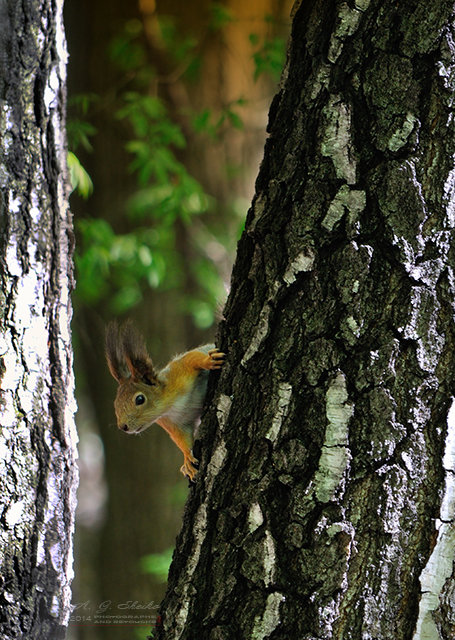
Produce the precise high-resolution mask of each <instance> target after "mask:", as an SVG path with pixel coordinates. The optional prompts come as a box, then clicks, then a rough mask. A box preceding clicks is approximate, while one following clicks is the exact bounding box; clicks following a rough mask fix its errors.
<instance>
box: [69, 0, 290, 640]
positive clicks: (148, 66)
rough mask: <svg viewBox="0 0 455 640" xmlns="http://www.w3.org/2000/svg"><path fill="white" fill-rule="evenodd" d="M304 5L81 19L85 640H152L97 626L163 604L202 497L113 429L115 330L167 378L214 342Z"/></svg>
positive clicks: (132, 630) (77, 133)
mask: <svg viewBox="0 0 455 640" xmlns="http://www.w3.org/2000/svg"><path fill="white" fill-rule="evenodd" d="M291 5H292V2H290V1H289V0H255V1H254V2H249V3H245V2H240V1H239V0H227V1H226V2H224V3H220V2H210V1H209V0H201V1H198V2H196V3H187V2H184V1H183V0H167V1H166V2H164V1H162V2H160V1H159V0H156V1H155V0H129V1H125V0H111V2H109V4H108V3H107V2H89V1H88V0H80V1H79V2H78V3H74V2H73V3H71V2H69V1H68V2H67V3H66V8H65V10H66V31H67V39H68V47H69V52H70V66H69V74H68V76H69V85H68V86H69V105H70V108H69V124H68V138H69V146H70V153H69V167H70V170H71V175H72V180H73V185H74V187H75V191H74V193H73V196H72V203H71V204H72V210H73V213H74V216H75V224H76V229H77V234H78V244H77V255H76V266H77V276H78V278H77V279H78V282H77V292H76V296H75V316H74V321H73V331H74V335H75V339H76V345H75V346H76V375H77V389H78V401H79V414H78V427H79V433H80V465H81V487H80V491H79V513H78V526H77V538H76V545H77V555H76V567H75V568H76V579H75V582H74V597H73V601H74V602H75V603H78V604H79V605H83V603H89V604H87V605H86V606H85V607H84V606H81V608H80V609H78V610H77V611H75V615H78V617H79V618H80V619H79V623H76V622H74V623H73V624H72V625H70V638H71V639H72V640H76V639H77V640H79V639H83V640H95V639H101V638H104V637H106V638H107V637H108V636H109V638H110V640H112V639H113V640H116V638H122V640H125V638H134V637H145V635H146V632H147V629H148V628H149V627H147V626H146V627H144V628H143V629H139V628H136V627H134V626H133V625H129V626H127V627H126V628H125V627H118V626H115V625H112V626H107V627H103V626H101V625H94V624H93V613H94V611H95V610H96V608H97V606H98V605H99V604H100V603H102V602H105V601H111V602H112V606H111V608H110V610H108V613H111V614H115V613H118V610H117V609H116V606H117V604H122V603H127V602H132V603H134V602H136V601H137V602H138V603H140V604H148V603H150V602H152V601H155V602H156V603H158V602H159V601H160V599H161V597H162V595H163V593H164V586H165V585H164V583H163V581H164V580H165V576H166V566H167V563H168V562H169V556H170V552H169V549H171V548H172V546H173V544H174V540H175V535H176V533H177V531H178V530H179V528H180V522H181V516H182V507H183V503H184V500H185V497H186V493H187V486H186V482H185V480H184V479H183V477H181V476H180V474H179V467H180V463H181V461H180V457H181V456H180V453H179V452H178V450H177V449H176V448H175V447H174V446H173V445H172V443H171V442H170V441H169V439H168V436H167V435H166V434H165V433H164V432H162V431H161V429H159V428H158V427H157V428H153V429H151V430H149V431H147V433H146V434H145V435H144V436H143V437H142V439H141V440H139V439H138V438H128V437H127V436H125V434H123V433H121V432H119V431H118V429H117V428H116V427H115V417H114V413H113V398H114V394H115V383H114V381H113V380H112V379H111V378H110V377H109V374H108V372H107V368H106V366H105V361H104V326H105V324H106V323H107V322H108V321H109V320H110V319H112V318H113V317H116V318H118V319H119V320H121V319H122V318H123V317H133V318H134V320H135V322H136V324H137V325H138V327H139V328H140V329H141V330H142V331H143V333H144V334H145V335H146V336H147V340H148V345H149V348H150V351H151V353H152V354H153V357H154V359H155V361H156V362H157V363H158V364H164V363H165V362H166V361H167V359H169V357H171V356H172V355H174V354H175V353H177V352H179V351H183V350H186V349H187V348H189V347H192V346H195V345H197V344H200V343H202V342H207V341H209V340H211V339H212V338H213V335H214V323H215V322H216V309H217V307H218V308H221V307H222V304H223V300H224V297H225V289H226V287H227V286H228V282H229V278H230V270H231V265H232V262H233V259H234V253H235V245H236V242H237V238H238V236H239V233H240V230H241V227H242V224H243V220H244V217H245V214H246V211H247V209H248V206H249V202H250V199H251V196H252V193H253V183H254V179H255V177H256V175H257V172H258V166H259V162H260V160H261V158H262V150H263V145H264V139H265V124H266V119H267V111H268V107H269V104H270V101H271V98H272V96H273V94H274V92H275V91H276V86H277V83H278V80H279V76H280V73H281V69H282V66H283V62H284V56H285V47H286V39H287V35H288V29H289V25H290V18H289V13H290V8H291ZM151 572H152V573H151ZM129 613H131V611H129ZM132 613H135V611H134V610H133V611H132ZM148 613H153V611H150V610H149V611H148ZM90 615H91V616H92V620H91V621H90V620H85V621H84V620H83V618H84V616H85V617H90ZM84 622H85V623H86V624H84ZM141 634H142V635H141Z"/></svg>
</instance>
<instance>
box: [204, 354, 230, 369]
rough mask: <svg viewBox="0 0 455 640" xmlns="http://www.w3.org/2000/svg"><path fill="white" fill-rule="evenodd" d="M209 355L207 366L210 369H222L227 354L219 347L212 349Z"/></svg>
mask: <svg viewBox="0 0 455 640" xmlns="http://www.w3.org/2000/svg"><path fill="white" fill-rule="evenodd" d="M208 357H209V364H208V367H207V368H208V369H210V370H214V369H221V367H222V366H223V364H224V359H225V357H226V354H225V353H223V352H222V351H220V350H219V349H211V350H210V351H209V352H208Z"/></svg>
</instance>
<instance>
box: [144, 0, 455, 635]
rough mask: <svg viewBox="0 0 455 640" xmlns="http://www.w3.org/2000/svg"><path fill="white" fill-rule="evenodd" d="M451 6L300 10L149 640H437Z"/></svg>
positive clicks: (446, 492)
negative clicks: (192, 477) (197, 462)
mask: <svg viewBox="0 0 455 640" xmlns="http://www.w3.org/2000/svg"><path fill="white" fill-rule="evenodd" d="M453 5H454V3H453V2H452V1H451V2H443V1H441V2H438V3H427V2H426V1H424V0H422V1H418V0H416V1H411V0H408V1H404V2H399V3H397V2H395V1H392V0H371V2H370V1H369V0H355V2H351V3H349V4H348V3H346V2H335V1H324V2H318V1H316V0H306V1H304V2H303V3H302V4H301V6H300V7H296V10H295V16H294V22H293V30H292V36H291V42H290V48H289V59H288V64H287V66H286V68H285V71H284V75H283V84H282V88H281V91H280V93H279V94H278V95H277V97H276V98H275V100H274V102H273V105H272V108H271V113H270V124H269V133H270V137H269V139H268V141H267V145H266V149H265V156H264V161H263V164H262V167H261V171H260V174H259V177H258V180H257V183H256V195H255V197H254V200H253V205H252V208H251V210H250V212H249V216H248V219H247V224H246V230H245V233H244V234H243V237H242V239H241V241H240V244H239V248H238V256H237V260H236V264H235V267H234V272H233V279H232V290H231V294H230V297H229V300H228V303H227V306H226V310H225V321H224V322H223V324H222V327H221V332H220V342H219V346H221V348H222V349H223V350H226V351H227V353H228V362H227V364H226V366H225V368H224V371H223V372H222V374H221V378H220V381H219V383H218V386H217V387H216V393H215V394H214V396H213V397H212V399H211V402H210V409H209V411H208V413H207V415H206V418H205V420H204V422H203V424H202V429H201V437H200V443H199V444H200V448H201V452H202V453H201V459H202V463H201V469H200V472H199V477H198V480H197V484H196V486H195V488H194V490H193V493H192V496H191V498H190V500H189V503H188V505H187V509H186V512H185V519H184V525H183V529H182V532H181V534H180V536H179V539H178V544H177V550H176V553H175V556H174V562H173V565H172V567H171V571H170V581H169V588H168V592H167V596H166V598H165V600H164V602H163V604H162V606H161V620H160V626H159V627H158V631H157V633H156V636H154V637H158V638H160V639H162V640H164V638H165V639H166V640H174V639H177V638H178V639H180V640H183V639H185V640H189V639H194V638H199V639H200V640H228V639H231V638H245V639H254V640H262V639H265V638H271V639H273V640H278V639H283V640H284V639H288V638H302V639H303V638H305V639H307V640H313V639H314V640H315V639H316V638H317V639H319V640H322V639H324V640H325V639H327V640H329V639H330V640H332V639H335V638H337V639H341V638H343V639H344V640H346V639H352V640H360V638H362V640H367V639H371V640H372V639H373V638H374V639H375V640H391V639H392V638H393V639H394V640H405V639H406V640H411V639H413V640H424V639H432V640H437V639H441V640H449V639H450V638H453V637H454V634H455V628H454V626H455V602H454V592H455V579H454V573H453V566H454V565H453V563H454V546H455V534H454V528H453V519H454V475H453V472H454V466H455V455H454V442H455V425H454V424H453V421H451V420H450V419H449V420H448V417H449V409H450V406H451V403H452V394H453V393H454V374H455V362H454V353H455V332H454V322H453V316H454V306H455V303H454V299H455V287H454V274H453V261H454V254H453V228H454V225H455V179H454V175H455V170H454V153H455V136H454V123H453V92H454V89H455V75H454V73H455V46H454V44H453V43H454V27H453V9H454V6H453Z"/></svg>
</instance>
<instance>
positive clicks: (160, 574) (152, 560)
mask: <svg viewBox="0 0 455 640" xmlns="http://www.w3.org/2000/svg"><path fill="white" fill-rule="evenodd" d="M173 553H174V549H172V548H171V549H166V550H165V551H163V552H162V553H150V554H149V555H146V556H144V557H143V558H141V569H142V571H143V572H144V573H150V574H151V575H153V576H155V578H156V579H157V580H158V581H159V582H166V580H167V574H168V573H169V567H170V566H171V562H172V554H173Z"/></svg>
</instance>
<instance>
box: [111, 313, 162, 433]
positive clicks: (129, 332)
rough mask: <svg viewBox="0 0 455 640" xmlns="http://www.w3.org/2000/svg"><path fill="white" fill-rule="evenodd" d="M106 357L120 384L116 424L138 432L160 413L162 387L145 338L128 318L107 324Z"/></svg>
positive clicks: (117, 397) (120, 427)
mask: <svg viewBox="0 0 455 640" xmlns="http://www.w3.org/2000/svg"><path fill="white" fill-rule="evenodd" d="M106 359H107V365H108V367H109V371H110V372H111V374H112V376H113V377H114V378H115V380H117V382H118V385H119V386H118V389H117V396H116V398H115V401H114V408H115V414H116V416H117V426H118V428H119V429H122V431H125V433H140V432H141V431H144V429H147V427H149V426H150V425H151V424H153V422H154V421H155V420H156V419H157V418H159V416H160V415H161V411H162V407H161V406H160V405H161V402H160V399H161V398H162V395H163V389H162V383H161V382H160V380H159V379H158V375H157V372H156V370H155V368H154V366H153V362H152V359H151V358H150V356H149V354H148V352H147V348H146V346H145V342H144V339H143V337H142V336H141V334H140V333H139V332H138V331H137V330H136V329H135V327H134V326H133V324H132V323H131V322H127V323H126V324H124V325H123V326H122V327H121V328H119V326H118V325H117V323H115V322H111V323H110V324H109V325H108V327H107V330H106Z"/></svg>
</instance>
